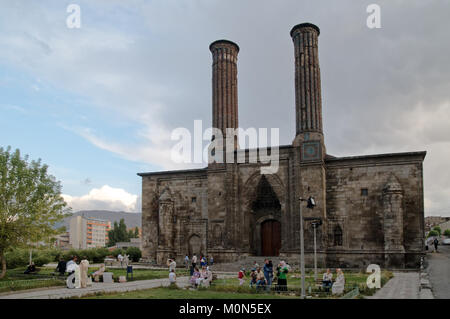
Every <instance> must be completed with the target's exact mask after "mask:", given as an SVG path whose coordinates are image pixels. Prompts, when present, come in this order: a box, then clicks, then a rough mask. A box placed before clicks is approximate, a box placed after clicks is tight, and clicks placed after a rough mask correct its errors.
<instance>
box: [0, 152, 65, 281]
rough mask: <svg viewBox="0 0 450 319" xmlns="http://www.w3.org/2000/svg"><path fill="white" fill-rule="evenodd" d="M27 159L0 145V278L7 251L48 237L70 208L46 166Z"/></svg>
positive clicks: (59, 186) (52, 234)
mask: <svg viewBox="0 0 450 319" xmlns="http://www.w3.org/2000/svg"><path fill="white" fill-rule="evenodd" d="M28 159H29V158H28V156H27V155H26V156H25V157H24V158H22V157H21V155H20V151H19V150H18V149H17V150H16V151H14V152H11V147H8V148H7V149H6V150H5V149H3V148H0V260H1V265H2V271H1V274H0V278H3V277H4V276H5V275H6V257H5V254H6V252H7V251H10V250H11V249H12V248H16V247H26V246H28V245H29V244H32V243H37V242H40V241H49V240H50V239H51V238H52V237H53V236H55V235H56V234H58V233H59V231H58V230H55V229H54V227H53V226H54V225H55V223H57V222H59V221H61V220H62V219H63V218H64V217H66V216H67V215H68V212H69V211H70V209H68V208H67V204H66V202H65V201H64V199H63V198H62V196H61V185H60V183H59V182H58V181H56V180H55V178H54V177H53V176H52V175H49V174H48V166H47V165H45V164H42V163H41V160H40V159H39V160H37V161H31V162H30V161H29V160H28Z"/></svg>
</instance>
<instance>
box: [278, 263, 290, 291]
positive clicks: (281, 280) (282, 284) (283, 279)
mask: <svg viewBox="0 0 450 319" xmlns="http://www.w3.org/2000/svg"><path fill="white" fill-rule="evenodd" d="M288 272H289V270H288V267H287V265H286V262H285V261H284V260H282V261H281V262H280V264H279V265H278V267H277V276H278V284H277V285H278V288H279V291H287V273H288Z"/></svg>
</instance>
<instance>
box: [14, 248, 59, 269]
mask: <svg viewBox="0 0 450 319" xmlns="http://www.w3.org/2000/svg"><path fill="white" fill-rule="evenodd" d="M5 257H6V267H7V268H9V269H14V268H19V267H27V266H28V263H29V262H30V249H27V248H16V249H13V250H11V251H9V252H7V253H6V254H5ZM53 259H54V257H53V255H52V252H51V251H49V250H45V249H33V252H32V260H33V262H34V264H35V265H36V267H41V266H43V265H45V264H48V263H50V262H52V261H53Z"/></svg>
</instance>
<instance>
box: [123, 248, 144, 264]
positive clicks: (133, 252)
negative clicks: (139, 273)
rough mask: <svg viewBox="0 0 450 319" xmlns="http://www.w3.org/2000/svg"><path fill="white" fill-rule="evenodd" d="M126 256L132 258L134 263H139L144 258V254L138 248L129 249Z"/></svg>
mask: <svg viewBox="0 0 450 319" xmlns="http://www.w3.org/2000/svg"><path fill="white" fill-rule="evenodd" d="M126 254H127V255H129V256H130V259H131V260H132V261H134V262H138V261H139V259H141V257H142V252H141V250H140V249H139V248H137V247H128V248H127V250H126Z"/></svg>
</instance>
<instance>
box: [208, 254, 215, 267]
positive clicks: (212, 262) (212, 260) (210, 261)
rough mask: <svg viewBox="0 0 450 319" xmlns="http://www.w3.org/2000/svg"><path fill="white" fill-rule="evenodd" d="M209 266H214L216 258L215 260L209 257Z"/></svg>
mask: <svg viewBox="0 0 450 319" xmlns="http://www.w3.org/2000/svg"><path fill="white" fill-rule="evenodd" d="M209 264H210V265H211V266H212V265H214V258H213V256H211V257H209Z"/></svg>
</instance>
